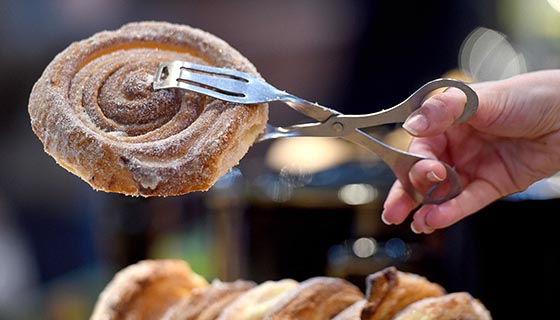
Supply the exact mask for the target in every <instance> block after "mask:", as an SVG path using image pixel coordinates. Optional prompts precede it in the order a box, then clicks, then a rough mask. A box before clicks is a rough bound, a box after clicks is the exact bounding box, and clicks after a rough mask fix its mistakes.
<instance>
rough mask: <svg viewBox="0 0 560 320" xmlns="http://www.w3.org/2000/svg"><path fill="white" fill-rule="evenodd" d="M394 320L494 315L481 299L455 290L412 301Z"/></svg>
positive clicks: (468, 319)
mask: <svg viewBox="0 0 560 320" xmlns="http://www.w3.org/2000/svg"><path fill="white" fill-rule="evenodd" d="M394 320H492V317H491V315H490V312H489V311H488V310H487V309H486V307H485V306H484V305H483V304H482V303H481V302H480V300H478V299H475V298H473V297H472V296H471V295H470V294H469V293H467V292H455V293H450V294H446V295H444V296H441V297H432V298H425V299H422V300H419V301H417V302H415V303H412V304H410V305H409V306H408V307H406V308H405V309H404V310H402V311H401V312H400V313H399V314H397V316H396V317H395V318H394Z"/></svg>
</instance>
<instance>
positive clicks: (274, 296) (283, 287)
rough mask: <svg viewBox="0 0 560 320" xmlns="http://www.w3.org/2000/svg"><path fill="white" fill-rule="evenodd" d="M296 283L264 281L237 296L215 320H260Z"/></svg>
mask: <svg viewBox="0 0 560 320" xmlns="http://www.w3.org/2000/svg"><path fill="white" fill-rule="evenodd" d="M298 284H299V283H298V282H297V281H295V280H292V279H282V280H278V281H265V282H263V283H261V284H259V285H258V286H256V287H254V288H252V289H251V290H249V291H247V292H245V293H244V294H242V295H241V296H239V297H238V298H237V299H236V300H235V301H233V302H232V303H231V304H230V305H229V306H227V307H226V308H225V309H224V311H223V312H222V313H221V314H220V316H219V317H218V318H217V320H260V319H262V318H263V316H264V314H265V313H266V312H268V310H270V309H271V308H272V307H273V306H274V305H276V303H277V302H278V301H279V300H280V299H282V297H283V296H285V295H286V294H287V293H288V292H290V291H292V290H294V289H295V288H296V287H297V286H298Z"/></svg>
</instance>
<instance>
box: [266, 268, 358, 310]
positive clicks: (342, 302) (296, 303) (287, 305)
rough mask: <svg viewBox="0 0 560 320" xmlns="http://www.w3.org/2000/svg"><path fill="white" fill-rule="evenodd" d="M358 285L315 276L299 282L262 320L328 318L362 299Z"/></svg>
mask: <svg viewBox="0 0 560 320" xmlns="http://www.w3.org/2000/svg"><path fill="white" fill-rule="evenodd" d="M363 297H364V295H363V293H362V292H361V291H360V289H359V288H358V287H356V286H355V285H353V284H351V283H350V282H348V281H346V280H344V279H340V278H332V277H315V278H311V279H308V280H305V281H303V282H301V283H300V284H299V285H298V287H297V288H295V289H294V290H292V291H290V292H289V293H288V294H287V295H286V296H284V297H283V298H282V299H281V300H280V301H279V302H278V303H277V304H275V305H274V307H273V308H272V309H270V311H269V312H267V313H266V314H265V316H264V318H263V319H264V320H290V319H306V320H328V319H332V318H333V317H334V316H335V315H337V314H338V313H340V312H341V311H342V310H344V309H346V308H347V307H348V306H350V305H352V304H353V303H354V302H356V301H358V300H360V299H363Z"/></svg>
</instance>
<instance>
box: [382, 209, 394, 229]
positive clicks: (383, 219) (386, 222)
mask: <svg viewBox="0 0 560 320" xmlns="http://www.w3.org/2000/svg"><path fill="white" fill-rule="evenodd" d="M381 221H383V223H384V224H386V225H388V226H390V225H392V223H391V222H389V221H387V220H386V219H385V214H384V212H383V213H381Z"/></svg>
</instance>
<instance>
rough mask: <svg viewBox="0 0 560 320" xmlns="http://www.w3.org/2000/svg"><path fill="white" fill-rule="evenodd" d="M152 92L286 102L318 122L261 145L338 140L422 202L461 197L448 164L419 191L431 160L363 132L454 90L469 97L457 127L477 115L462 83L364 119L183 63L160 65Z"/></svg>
mask: <svg viewBox="0 0 560 320" xmlns="http://www.w3.org/2000/svg"><path fill="white" fill-rule="evenodd" d="M153 87H154V89H155V90H158V89H167V88H182V89H186V90H190V91H194V92H197V93H200V94H204V95H208V96H210V97H214V98H216V99H220V100H225V101H230V102H234V103H240V104H255V103H266V102H273V101H282V102H284V103H286V104H288V105H289V106H290V107H292V108H293V109H295V110H297V111H299V112H301V113H303V114H304V115H306V116H308V117H310V118H313V119H315V120H317V121H318V122H315V123H306V124H299V125H293V126H289V127H274V126H272V125H269V124H267V126H266V130H265V132H264V133H263V134H262V135H261V137H260V138H259V140H258V141H264V140H268V139H277V138H286V137H300V136H320V137H340V138H342V139H345V140H348V141H351V142H353V143H356V144H358V145H361V146H363V147H365V148H367V149H369V150H370V151H373V152H374V153H375V154H377V155H378V156H379V157H380V158H381V159H382V160H383V161H384V162H385V163H386V164H387V165H388V166H389V167H390V168H391V170H392V171H393V173H394V174H395V176H396V178H397V179H399V181H400V182H401V184H402V185H403V187H404V189H405V190H406V191H407V192H408V193H409V194H410V196H412V197H413V198H414V199H416V200H417V201H418V202H422V203H442V202H444V201H447V200H449V199H452V198H454V197H455V196H457V195H458V194H459V193H460V192H461V191H462V185H461V181H460V178H459V175H458V174H457V173H456V172H455V170H453V168H451V167H450V166H449V165H447V164H446V163H444V162H442V164H443V165H444V166H445V168H446V170H447V178H446V180H444V181H442V182H440V183H438V184H436V185H434V186H433V187H432V188H430V189H429V190H428V191H427V192H424V193H422V192H420V191H418V190H417V189H415V187H414V186H413V185H412V183H411V181H410V179H409V172H410V169H411V167H412V166H413V165H414V164H415V163H416V162H418V161H420V160H422V159H428V158H427V157H426V156H422V155H418V154H412V153H409V152H405V151H402V150H399V149H396V148H393V147H391V146H389V145H387V144H385V143H383V142H382V141H380V140H378V139H376V138H375V137H373V136H371V135H369V134H367V133H366V132H364V131H363V130H362V129H364V128H369V127H374V126H379V125H383V124H390V123H401V122H404V121H405V120H406V118H407V117H408V116H409V115H410V113H411V112H412V111H414V110H416V109H418V108H419V107H420V106H421V105H422V102H423V101H424V100H425V98H426V97H427V96H428V94H429V93H430V92H432V91H433V90H435V89H438V88H443V87H456V88H458V89H460V90H461V91H463V93H464V94H465V95H466V98H467V100H466V101H467V102H466V104H465V108H464V111H463V114H462V115H461V116H460V118H459V119H457V121H456V122H455V123H460V122H462V121H465V120H467V119H468V118H469V117H470V116H472V115H473V114H474V113H475V111H476V109H477V107H478V97H477V95H476V93H475V92H474V91H473V90H472V89H471V88H470V87H469V86H468V85H466V84H465V83H463V82H461V81H458V80H454V79H447V78H443V79H436V80H433V81H430V82H428V83H426V84H425V85H423V86H422V87H420V88H419V89H418V90H417V91H416V92H414V93H413V94H412V95H411V96H410V97H408V98H407V99H406V100H404V101H403V102H401V103H399V104H398V105H396V106H394V107H392V108H389V109H385V110H382V111H379V112H375V113H370V114H363V115H345V114H342V113H340V112H338V111H336V110H333V109H330V108H327V107H324V106H321V105H319V104H317V103H312V102H309V101H306V100H304V99H301V98H298V97H296V96H294V95H291V94H289V93H287V92H285V91H282V90H278V89H277V88H275V87H273V86H272V85H270V84H268V83H266V82H265V81H263V80H261V79H258V78H256V77H254V76H251V75H249V74H247V73H244V72H240V71H237V70H232V69H223V68H215V67H209V66H205V65H197V64H192V63H188V62H182V61H172V62H165V63H162V64H160V66H159V68H158V70H157V73H156V76H155V80H154V84H153ZM436 191H437V192H436Z"/></svg>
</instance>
